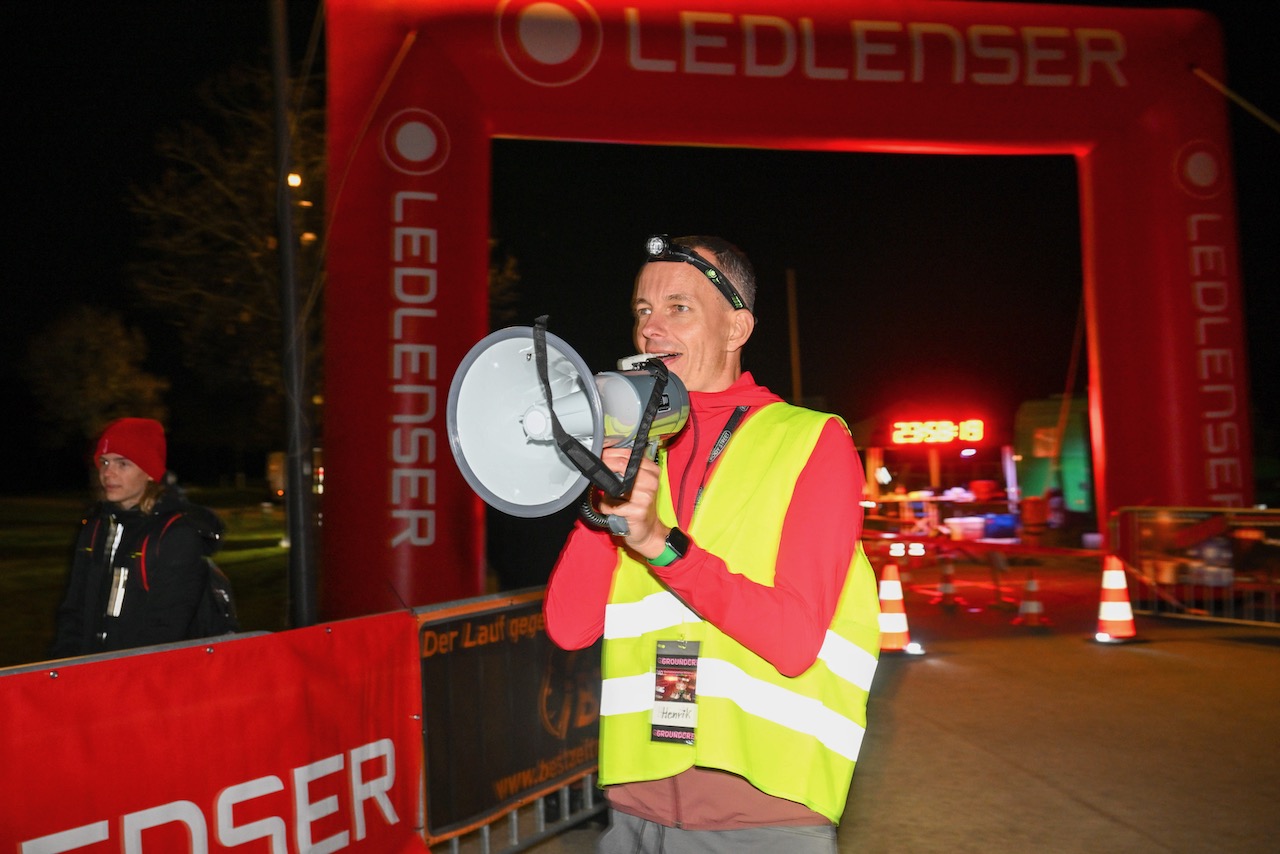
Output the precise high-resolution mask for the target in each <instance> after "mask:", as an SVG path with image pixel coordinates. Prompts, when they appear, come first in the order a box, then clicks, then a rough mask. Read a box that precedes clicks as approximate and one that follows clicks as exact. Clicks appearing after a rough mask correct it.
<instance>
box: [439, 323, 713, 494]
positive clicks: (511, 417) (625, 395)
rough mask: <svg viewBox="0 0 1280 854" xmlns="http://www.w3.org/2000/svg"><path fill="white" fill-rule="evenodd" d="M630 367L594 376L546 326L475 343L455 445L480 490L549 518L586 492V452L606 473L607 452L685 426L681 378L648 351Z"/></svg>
mask: <svg viewBox="0 0 1280 854" xmlns="http://www.w3.org/2000/svg"><path fill="white" fill-rule="evenodd" d="M539 323H541V320H540V321H539ZM540 347H541V348H544V354H543V355H542V357H541V360H540V358H539V352H538V351H539V348H540ZM540 361H541V362H542V364H543V365H544V366H545V367H544V369H543V371H540V369H539V362H540ZM646 365H648V367H645V366H646ZM620 367H622V369H621V370H618V371H605V372H602V373H598V374H592V373H591V371H590V369H589V368H588V367H587V365H586V363H585V362H584V361H583V360H582V357H581V356H579V355H578V354H577V353H576V352H574V350H573V348H572V347H570V346H569V345H568V344H566V343H565V342H564V341H562V340H561V339H560V338H559V337H557V336H555V335H553V334H551V333H550V332H546V331H545V328H542V327H539V329H538V330H536V331H535V329H534V328H533V327H529V326H513V327H509V328H507V329H502V330H499V331H497V332H494V333H492V334H491V335H488V336H486V337H485V338H483V339H482V340H481V341H480V342H479V343H477V344H476V345H475V346H474V347H472V348H471V350H470V351H469V352H468V353H467V355H466V357H465V358H464V359H463V360H462V363H461V364H460V365H459V366H458V370H457V371H456V372H455V373H454V376H453V382H452V384H451V385H450V386H449V401H448V407H447V410H446V425H447V428H448V431H449V447H450V448H451V449H452V451H453V456H454V459H455V460H456V461H457V463H458V468H459V470H460V471H461V472H462V476H463V477H464V478H466V481H467V483H468V484H469V485H470V486H471V489H472V490H473V491H474V492H475V493H476V494H477V495H478V496H480V498H481V499H483V500H484V502H485V503H486V504H488V505H489V506H491V507H493V508H495V509H497V510H501V511H502V512H504V513H508V514H510V515H512V516H520V517H524V518H533V517H538V516H549V515H551V514H552V513H556V512H558V511H560V510H562V509H564V508H565V507H567V506H568V505H569V504H571V503H572V502H573V501H574V500H575V499H576V498H577V497H578V496H580V495H581V494H582V493H583V491H584V490H585V489H586V486H587V483H588V480H589V477H588V473H587V472H586V471H584V469H585V468H590V466H589V465H584V463H583V458H588V459H591V460H594V461H595V462H596V463H597V464H598V468H599V469H600V470H603V469H604V467H603V464H599V454H600V452H601V451H602V450H603V449H604V448H607V447H632V448H636V447H638V445H640V444H643V445H645V446H647V447H648V448H650V449H653V448H655V447H656V445H657V443H658V442H659V441H661V440H662V439H664V438H666V437H667V436H670V435H672V434H674V433H677V432H679V430H680V429H681V428H682V427H684V424H685V421H686V420H687V419H688V417H689V394H688V392H687V391H686V390H685V387H684V384H683V383H681V382H680V380H679V378H678V377H676V376H675V375H674V374H668V373H667V371H666V367H665V366H664V365H661V363H648V362H647V361H646V359H645V357H643V356H637V357H631V358H630V359H627V360H623V364H622V365H620ZM654 367H656V368H660V370H653V369H652V368H654ZM627 368H631V369H627ZM660 382H665V386H660V385H658V384H659V383H660ZM655 387H656V388H657V389H658V392H657V393H656V394H655ZM646 421H648V422H649V423H648V424H646V423H645V422H646ZM557 426H558V427H559V428H560V429H559V430H557V429H556V427H557ZM557 433H559V434H560V435H559V437H558V436H557V435H556V434H557ZM566 434H567V436H568V437H570V438H572V440H573V442H574V443H576V444H577V446H578V447H574V446H573V445H572V444H570V443H568V440H567V439H566V438H565V436H566ZM605 474H606V475H608V476H613V477H616V475H613V473H612V472H607V471H606V472H605ZM593 482H594V480H593Z"/></svg>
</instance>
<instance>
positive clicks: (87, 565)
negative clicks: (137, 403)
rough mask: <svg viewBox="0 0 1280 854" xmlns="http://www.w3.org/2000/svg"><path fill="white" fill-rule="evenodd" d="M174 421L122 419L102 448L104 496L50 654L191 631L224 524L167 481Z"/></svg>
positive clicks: (84, 533) (97, 459) (75, 566)
mask: <svg viewBox="0 0 1280 854" xmlns="http://www.w3.org/2000/svg"><path fill="white" fill-rule="evenodd" d="M165 451H166V446H165V435H164V427H163V426H162V425H161V424H160V422H158V421H153V420H151V419H150V418H121V419H120V420H118V421H114V422H112V423H111V424H110V425H108V426H107V428H106V430H105V431H103V433H102V436H101V438H99V439H98V443H97V446H96V448H95V450H94V453H93V462H94V466H95V467H96V470H97V486H98V490H99V492H100V494H101V500H100V501H99V502H98V503H96V504H95V505H94V506H93V507H92V508H91V509H90V511H89V512H88V513H87V514H86V516H85V518H84V520H83V521H82V523H81V529H80V535H79V537H78V539H77V542H76V548H75V554H74V555H73V557H72V560H71V572H70V575H69V577H68V581H67V591H66V595H65V598H64V599H63V601H62V604H61V605H60V606H59V608H58V613H57V624H56V631H55V635H54V640H53V644H52V646H51V647H50V650H49V652H50V655H51V656H52V657H53V658H65V657H68V656H74V655H88V654H91V653H97V652H109V651H113V650H120V649H128V648H132V647H139V646H150V645H153V644H161V643H171V642H173V641H181V640H185V639H187V638H188V637H190V636H191V629H192V620H193V618H194V617H195V615H196V610H197V606H198V605H199V604H200V600H201V597H202V595H203V594H204V591H205V588H206V587H207V586H208V580H209V568H208V565H207V564H206V562H205V559H204V556H205V555H206V554H210V553H212V551H213V550H214V548H215V547H216V541H217V537H218V536H219V535H220V534H221V532H222V523H221V522H220V521H219V520H218V518H217V517H216V516H215V515H214V514H213V513H212V512H211V511H209V510H207V509H205V508H203V507H197V506H196V505H193V504H189V503H187V502H186V501H185V500H184V499H183V498H182V496H181V494H180V492H179V491H178V490H177V489H175V488H174V487H172V486H169V485H166V474H167V469H166V465H165Z"/></svg>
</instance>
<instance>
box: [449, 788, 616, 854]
mask: <svg viewBox="0 0 1280 854" xmlns="http://www.w3.org/2000/svg"><path fill="white" fill-rule="evenodd" d="M606 805H607V804H606V803H605V801H604V799H603V798H600V797H598V793H597V792H596V789H595V775H594V774H587V775H585V776H583V777H581V778H580V779H578V780H576V781H574V782H573V783H570V784H568V785H566V786H562V787H560V788H559V789H557V790H556V791H555V792H552V793H550V794H548V795H544V796H542V797H539V798H536V799H535V800H533V801H532V802H531V803H530V804H528V805H527V807H528V808H527V809H523V808H514V809H512V810H511V811H510V812H508V813H506V814H505V815H501V816H497V817H495V818H493V819H492V820H491V821H490V822H489V823H488V824H485V825H483V826H481V827H479V828H476V829H475V830H472V831H471V832H469V833H466V834H463V835H461V836H455V837H453V838H452V839H450V840H448V850H449V851H450V852H451V854H515V852H517V851H525V850H528V849H529V848H532V847H533V846H534V845H537V844H538V843H540V842H544V841H546V840H547V839H550V838H551V837H553V836H556V835H557V834H560V833H563V832H564V831H566V830H568V829H569V828H571V827H574V826H575V825H579V824H582V823H583V822H585V821H588V820H589V819H591V818H592V817H594V816H597V815H600V814H601V813H603V812H604V810H605V807H606ZM503 831H505V833H506V837H505V841H500V842H495V837H500V836H501V835H502V834H503ZM495 845H497V847H495ZM436 850H438V848H437V849H436Z"/></svg>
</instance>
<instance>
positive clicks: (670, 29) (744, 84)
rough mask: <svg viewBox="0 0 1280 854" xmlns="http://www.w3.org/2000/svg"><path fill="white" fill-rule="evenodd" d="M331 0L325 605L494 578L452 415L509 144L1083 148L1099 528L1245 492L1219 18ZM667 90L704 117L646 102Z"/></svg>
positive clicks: (1243, 391) (479, 326) (393, 599)
mask: <svg viewBox="0 0 1280 854" xmlns="http://www.w3.org/2000/svg"><path fill="white" fill-rule="evenodd" d="M327 6H328V31H329V50H330V58H329V122H330V128H329V168H330V178H329V188H330V194H331V197H330V199H329V211H330V216H331V231H330V237H329V244H328V245H329V254H328V296H327V317H328V329H327V340H326V360H327V362H326V377H327V389H326V415H325V464H326V489H325V493H326V494H325V504H326V509H325V526H324V563H325V578H324V584H323V593H322V597H323V602H322V608H323V611H324V612H325V614H326V616H350V615H355V614H362V613H371V612H377V611H385V610H390V609H394V608H397V607H400V606H401V605H403V604H406V603H407V604H410V605H418V604H425V603H428V602H434V601H444V600H449V599H456V598H463V597H467V596H471V595H475V594H477V593H479V592H481V591H482V589H483V560H484V555H483V515H482V512H481V505H480V504H479V502H478V500H477V499H475V498H474V497H473V495H472V494H471V491H470V490H469V488H468V487H467V485H466V483H465V482H464V480H463V478H462V476H461V475H460V474H459V472H458V470H457V468H456V466H455V464H454V461H453V459H452V457H451V455H450V453H449V450H448V436H447V433H446V430H445V427H444V419H445V413H444V405H445V400H446V398H447V395H448V388H449V382H450V380H451V378H452V375H453V371H454V369H455V366H456V365H457V364H458V363H459V362H460V361H461V359H462V357H463V356H464V355H465V353H466V351H467V350H468V349H469V348H470V347H471V345H473V344H474V343H475V342H476V341H478V340H479V339H480V338H482V337H483V336H484V335H485V334H486V333H487V332H488V328H487V304H486V282H487V265H488V244H487V240H488V237H489V204H488V199H489V189H490V186H489V185H490V153H489V149H490V140H491V139H492V138H494V137H496V136H505V137H525V138H538V139H547V140H593V141H610V142H621V143H636V144H643V143H666V144H670V143H688V144H702V145H730V146H753V147H762V148H777V149H795V150H804V149H809V150H816V149H821V150H826V151H851V152H852V151H876V152H946V153H965V152H973V153H978V152H980V153H988V154H989V153H1009V154H1019V153H1041V154H1043V153H1054V154H1069V155H1072V156H1074V158H1075V159H1076V162H1077V164H1078V170H1079V176H1080V178H1079V192H1080V198H1079V205H1080V210H1081V233H1082V244H1083V245H1082V247H1081V250H1082V253H1083V269H1084V279H1085V281H1084V288H1085V311H1086V317H1087V322H1088V331H1089V342H1090V349H1089V389H1090V392H1089V393H1090V412H1091V424H1092V435H1093V460H1094V467H1095V472H1094V479H1095V488H1096V499H1097V505H1098V508H1099V511H1098V512H1099V514H1100V519H1105V518H1106V516H1107V514H1108V513H1109V511H1110V510H1112V509H1115V508H1117V507H1121V506H1125V505H1129V504H1139V503H1146V504H1161V505H1195V506H1204V505H1242V504H1247V503H1249V502H1251V500H1252V459H1251V446H1250V434H1249V420H1248V405H1247V388H1248V384H1247V379H1248V378H1247V376H1246V363H1245V350H1244V343H1243V328H1242V320H1241V314H1242V313H1241V305H1240V299H1241V292H1240V283H1239V266H1238V260H1237V259H1238V255H1237V245H1236V242H1237V241H1236V230H1237V229H1236V219H1235V217H1236V214H1235V202H1234V189H1233V184H1232V175H1231V163H1230V159H1229V155H1228V150H1229V145H1228V139H1227V122H1226V108H1225V105H1224V103H1223V101H1222V100H1221V97H1220V96H1219V95H1218V94H1217V93H1216V92H1215V91H1214V90H1213V89H1212V88H1211V87H1210V86H1208V85H1206V84H1205V83H1204V82H1203V81H1202V80H1200V79H1198V75H1197V73H1196V69H1199V70H1201V71H1203V72H1204V73H1207V74H1209V75H1212V76H1213V77H1214V78H1217V79H1222V78H1223V76H1224V70H1223V58H1222V50H1221V36H1220V32H1219V29H1218V27H1217V24H1216V22H1215V21H1214V20H1213V19H1212V18H1211V17H1210V16H1208V15H1206V14H1203V13H1199V12H1192V11H1185V10H1161V11H1155V10H1134V9H1104V8H1086V7H1070V6H1048V5H1045V6H1039V5H1024V4H1016V5H1015V4H1008V3H970V2H965V3H946V2H897V0H895V2H881V0H846V2H832V0H808V2H800V3H790V2H788V3H783V2H779V0H736V2H735V0H728V2H726V0H700V2H697V3H684V2H681V0H654V2H646V3H643V4H639V3H635V2H634V0H633V2H630V3H627V2H618V0H452V2H448V3H441V2H439V0H398V2H370V0H327ZM746 101H750V102H751V103H752V105H753V109H751V110H749V111H748V110H740V109H736V108H735V105H739V104H741V103H743V102H746ZM654 102H657V103H668V104H670V103H690V102H696V103H697V104H698V105H699V107H698V110H697V111H696V114H695V112H694V111H687V112H686V111H681V110H670V109H668V110H646V109H644V108H643V104H644V103H654ZM761 114H765V115H768V116H769V118H770V120H769V121H768V122H761V121H760V119H759V116H760V115H761Z"/></svg>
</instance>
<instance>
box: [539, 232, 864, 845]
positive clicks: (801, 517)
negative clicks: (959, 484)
mask: <svg viewBox="0 0 1280 854" xmlns="http://www.w3.org/2000/svg"><path fill="white" fill-rule="evenodd" d="M646 250H647V256H646V259H645V263H644V265H643V266H642V267H641V269H640V273H639V275H638V276H637V278H636V282H635V290H634V296H633V300H632V308H633V313H634V333H633V334H634V338H635V345H636V347H637V349H639V350H640V351H641V352H642V353H643V354H644V355H646V356H648V357H651V358H657V359H660V360H661V361H662V362H663V363H664V364H665V365H666V366H667V368H668V370H669V371H670V373H671V374H673V375H674V376H676V377H678V378H679V379H680V381H681V382H682V383H683V385H684V387H685V388H686V389H687V391H688V392H689V398H690V410H691V411H690V415H689V419H688V423H687V424H686V426H685V427H684V429H683V430H681V431H680V432H679V433H677V434H676V435H675V436H673V437H671V438H670V439H668V440H667V441H666V442H665V443H664V445H663V447H662V448H661V450H660V451H659V453H658V455H657V459H656V460H649V459H645V460H644V461H643V462H642V463H641V464H640V468H639V471H638V472H637V473H636V476H635V480H634V485H633V487H632V489H631V491H630V492H629V493H628V494H627V495H626V496H625V497H623V498H614V497H610V496H608V495H604V494H600V495H597V498H596V503H597V508H598V510H599V511H600V512H601V513H603V514H608V515H610V516H616V517H620V518H621V519H623V520H625V522H626V524H625V525H621V526H616V527H615V528H614V530H622V531H625V532H626V533H625V534H618V533H613V531H611V530H609V529H601V528H599V527H596V526H593V525H590V524H587V523H585V522H579V523H578V524H577V526H576V527H575V528H574V530H573V532H572V534H571V535H570V537H569V540H568V542H567V543H566V545H565V548H564V551H563V552H562V553H561V556H560V559H559V561H558V562H557V564H556V568H555V571H554V572H553V574H552V577H551V580H550V583H549V584H548V587H547V592H546V600H545V614H546V624H547V632H548V634H549V635H550V636H551V638H552V639H553V640H554V641H555V642H556V643H557V644H559V645H560V646H562V647H564V648H566V649H580V648H584V647H587V646H590V645H591V644H593V643H594V642H595V641H596V640H598V639H599V638H600V637H602V636H603V637H604V652H603V661H602V670H603V677H604V682H603V686H602V690H601V710H600V712H601V714H600V770H599V780H600V783H601V785H602V786H604V787H606V793H607V797H608V799H609V803H610V807H611V810H610V827H609V829H608V830H607V831H606V832H605V833H604V834H603V836H602V837H601V841H600V847H599V850H600V851H602V852H615V851H616V852H623V851H625V852H637V851H654V852H657V851H664V850H666V851H709V852H710V851H716V852H727V851H734V852H738V851H769V852H775V851H784V850H785V851H788V852H791V854H800V852H811V851H812V852H819V851H820V852H834V851H835V850H836V843H835V825H836V824H837V823H838V822H839V820H840V817H841V814H842V813H843V811H844V805H845V799H846V797H847V795H848V790H849V783H850V778H851V777H852V774H853V769H854V765H855V763H856V760H857V755H858V749H859V747H860V745H861V742H862V737H863V733H864V731H865V725H866V703H867V693H868V690H869V689H870V686H871V679H872V676H873V674H874V672H875V666H876V657H877V655H878V653H879V638H880V631H879V625H878V614H879V600H878V596H877V593H876V583H875V576H874V573H873V571H872V569H871V565H870V563H869V562H868V561H867V558H866V555H865V554H864V553H863V550H862V546H861V533H862V531H861V528H862V511H861V508H860V506H859V503H858V502H859V500H860V498H861V494H862V483H863V481H862V467H861V464H860V463H859V460H858V454H857V451H856V450H855V449H854V446H853V442H852V439H851V437H850V435H849V431H848V428H847V427H846V426H845V424H844V422H843V421H841V420H840V419H839V418H838V417H836V416H834V415H828V414H825V413H818V412H814V411H811V410H808V409H804V408H801V407H798V406H792V405H790V404H788V403H785V402H784V401H783V400H782V399H781V398H780V397H778V396H777V395H775V394H774V393H772V392H770V391H769V390H768V389H766V388H764V387H763V386H760V385H758V384H756V382H755V381H754V380H753V379H752V377H751V374H750V373H748V372H744V371H743V369H742V349H743V347H744V346H745V345H746V343H747V341H748V340H749V339H750V337H751V334H752V332H753V331H754V329H755V324H756V318H755V314H754V305H755V291H756V282H755V274H754V271H753V269H752V267H751V263H750V261H749V260H748V259H747V257H746V256H745V255H744V254H743V253H742V252H741V251H740V250H739V249H738V248H737V247H735V246H733V245H732V244H730V243H728V242H727V241H724V240H722V239H719V238H714V237H685V238H677V239H675V240H670V239H668V238H666V237H665V236H659V237H652V238H650V239H649V242H648V244H647V246H646ZM631 457H632V454H631V451H630V450H629V449H626V448H613V449H606V450H604V451H603V453H602V454H601V459H602V460H603V461H604V463H605V464H606V465H607V466H608V467H609V468H610V469H611V470H613V471H614V472H616V473H618V474H621V473H622V472H623V471H624V469H626V467H627V465H628V462H629V461H630V460H631Z"/></svg>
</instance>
